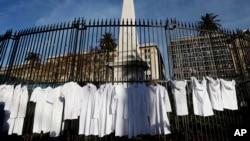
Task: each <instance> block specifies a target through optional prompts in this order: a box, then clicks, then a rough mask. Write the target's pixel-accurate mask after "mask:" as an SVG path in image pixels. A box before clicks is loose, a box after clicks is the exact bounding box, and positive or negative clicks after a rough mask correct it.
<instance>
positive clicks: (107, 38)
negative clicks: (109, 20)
mask: <svg viewBox="0 0 250 141" xmlns="http://www.w3.org/2000/svg"><path fill="white" fill-rule="evenodd" d="M116 46H117V44H116V39H115V37H114V35H113V34H112V33H109V32H106V33H105V34H103V35H102V38H101V39H100V47H101V50H103V51H108V52H110V51H114V50H115V48H116Z"/></svg>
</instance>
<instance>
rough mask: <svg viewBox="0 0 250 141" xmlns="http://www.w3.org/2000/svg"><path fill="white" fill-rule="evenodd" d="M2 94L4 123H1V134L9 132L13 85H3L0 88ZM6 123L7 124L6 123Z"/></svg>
mask: <svg viewBox="0 0 250 141" xmlns="http://www.w3.org/2000/svg"><path fill="white" fill-rule="evenodd" d="M0 92H1V93H2V94H1V95H2V104H4V121H3V128H2V131H3V132H8V130H9V123H8V122H10V121H8V120H9V117H10V110H11V105H12V101H13V96H14V86H13V85H3V86H2V87H1V91H0ZM7 121H8V122H7Z"/></svg>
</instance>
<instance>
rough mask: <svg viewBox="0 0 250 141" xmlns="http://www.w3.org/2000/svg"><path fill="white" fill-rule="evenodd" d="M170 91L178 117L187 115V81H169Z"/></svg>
mask: <svg viewBox="0 0 250 141" xmlns="http://www.w3.org/2000/svg"><path fill="white" fill-rule="evenodd" d="M170 84H171V90H172V94H173V98H174V102H175V103H174V105H175V109H176V114H177V115H178V116H185V115H188V107H187V91H186V85H187V81H186V80H182V81H177V80H175V81H172V80H171V81H170Z"/></svg>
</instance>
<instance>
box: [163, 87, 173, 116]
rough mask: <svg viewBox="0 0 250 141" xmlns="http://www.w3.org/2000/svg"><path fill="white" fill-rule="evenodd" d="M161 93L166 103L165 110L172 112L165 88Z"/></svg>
mask: <svg viewBox="0 0 250 141" xmlns="http://www.w3.org/2000/svg"><path fill="white" fill-rule="evenodd" d="M161 92H162V94H163V96H164V103H165V108H166V110H167V112H172V108H171V104H170V100H169V96H168V91H167V89H166V88H165V87H163V86H161Z"/></svg>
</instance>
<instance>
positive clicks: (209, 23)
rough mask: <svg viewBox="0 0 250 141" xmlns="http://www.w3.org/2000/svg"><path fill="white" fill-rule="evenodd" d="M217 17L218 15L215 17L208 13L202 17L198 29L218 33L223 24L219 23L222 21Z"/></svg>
mask: <svg viewBox="0 0 250 141" xmlns="http://www.w3.org/2000/svg"><path fill="white" fill-rule="evenodd" d="M217 17H218V15H215V14H214V13H206V14H205V15H203V16H201V20H200V21H198V28H199V29H202V30H210V31H217V30H218V29H220V27H221V24H220V23H219V22H220V20H219V19H217Z"/></svg>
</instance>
